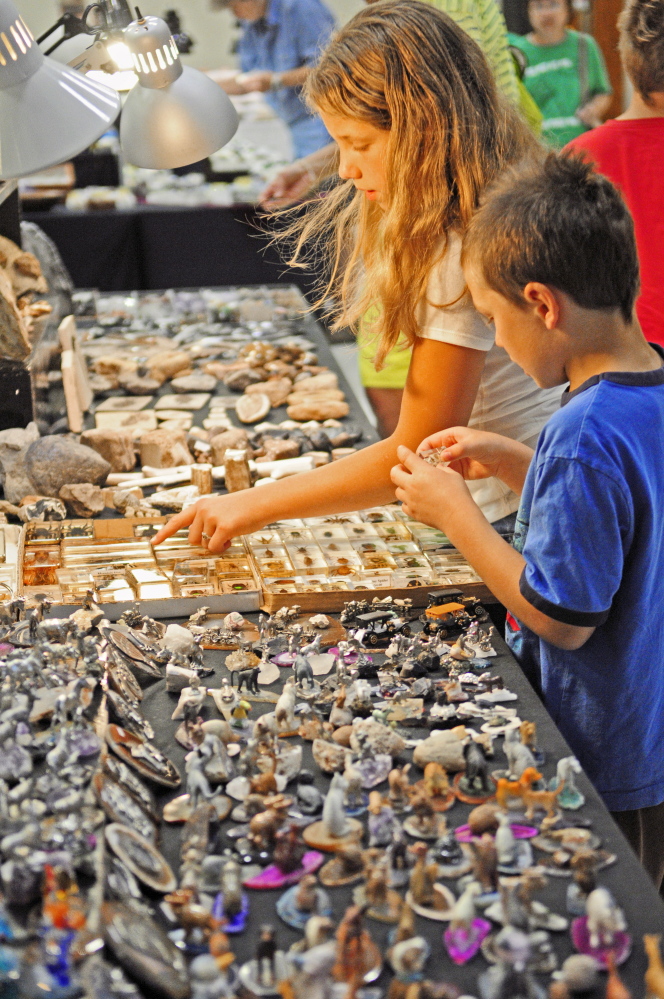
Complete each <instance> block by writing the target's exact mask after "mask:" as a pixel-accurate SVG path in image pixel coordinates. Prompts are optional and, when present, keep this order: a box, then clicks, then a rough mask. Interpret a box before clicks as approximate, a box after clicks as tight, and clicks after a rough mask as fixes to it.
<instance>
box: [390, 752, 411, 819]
mask: <svg viewBox="0 0 664 999" xmlns="http://www.w3.org/2000/svg"><path fill="white" fill-rule="evenodd" d="M410 767H411V764H410V763H406V765H405V766H403V767H395V768H394V770H390V772H389V774H388V775H387V783H388V785H389V789H390V790H389V792H388V797H389V801H390V805H391V806H392V809H393V811H395V812H405V811H406V810H407V809H408V808H410V784H409V782H408V773H409V771H410Z"/></svg>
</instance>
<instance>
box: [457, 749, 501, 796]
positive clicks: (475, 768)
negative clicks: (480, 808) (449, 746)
mask: <svg viewBox="0 0 664 999" xmlns="http://www.w3.org/2000/svg"><path fill="white" fill-rule="evenodd" d="M463 756H464V759H465V761H466V771H465V773H463V774H459V775H457V777H456V778H455V781H454V787H455V790H456V792H457V795H458V796H459V798H460V799H461V800H462V801H466V802H468V803H469V804H472V805H475V804H479V803H480V802H482V801H485V800H486V799H487V798H491V797H493V795H494V793H495V787H494V785H493V783H492V781H491V778H490V777H489V764H488V761H487V758H486V754H485V752H484V749H483V747H482V746H480V744H479V743H477V742H475V740H474V739H470V740H469V741H468V742H467V743H466V745H465V746H464V747H463Z"/></svg>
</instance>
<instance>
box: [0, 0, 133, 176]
mask: <svg viewBox="0 0 664 999" xmlns="http://www.w3.org/2000/svg"><path fill="white" fill-rule="evenodd" d="M119 111H120V99H119V97H118V95H117V94H116V93H115V92H114V91H113V90H110V89H109V88H108V87H104V86H102V85H101V84H99V83H95V82H94V81H92V80H88V79H86V77H85V76H83V75H82V74H81V73H77V72H76V71H75V70H73V69H70V68H69V67H68V66H62V65H60V64H59V63H57V62H55V61H54V60H53V59H49V58H48V57H47V56H44V55H43V53H42V52H41V51H40V49H39V47H38V46H37V43H36V42H35V39H34V36H33V35H32V32H31V31H30V29H29V28H28V26H27V25H26V24H25V22H24V21H23V19H22V18H21V17H20V15H19V13H18V11H17V9H16V7H15V6H14V4H13V3H12V2H11V0H0V180H9V179H11V178H13V177H24V176H26V175H27V174H31V173H36V172H37V171H38V170H43V169H45V168H46V167H50V166H55V165H56V164H57V163H62V162H64V161H65V160H69V159H71V158H72V156H76V155H77V153H80V152H82V151H83V150H84V149H86V148H87V147H88V146H89V145H91V144H92V143H93V142H96V140H97V139H98V138H99V137H100V136H101V135H103V134H104V132H105V131H106V130H107V129H108V128H109V126H110V125H112V124H113V122H114V121H115V119H116V118H117V116H118V113H119Z"/></svg>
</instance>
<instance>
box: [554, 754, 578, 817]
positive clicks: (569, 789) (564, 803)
mask: <svg viewBox="0 0 664 999" xmlns="http://www.w3.org/2000/svg"><path fill="white" fill-rule="evenodd" d="M580 773H581V764H580V763H579V761H578V760H577V759H576V757H575V756H564V757H563V759H562V760H558V765H557V766H556V776H555V777H552V778H551V781H550V783H549V788H550V790H551V791H555V790H556V788H558V786H559V785H560V784H563V785H564V788H563V790H562V793H561V794H560V796H559V798H558V804H559V805H560V807H561V808H564V809H569V810H571V811H576V810H577V809H579V808H581V806H582V805H583V804H584V803H585V800H586V799H585V796H584V795H583V794H582V793H581V791H579V789H578V787H577V786H576V781H575V775H576V774H580Z"/></svg>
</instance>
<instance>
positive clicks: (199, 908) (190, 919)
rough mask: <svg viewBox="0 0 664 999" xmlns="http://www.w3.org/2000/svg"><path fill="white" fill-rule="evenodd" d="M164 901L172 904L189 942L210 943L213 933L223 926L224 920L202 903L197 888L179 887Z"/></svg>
mask: <svg viewBox="0 0 664 999" xmlns="http://www.w3.org/2000/svg"><path fill="white" fill-rule="evenodd" d="M164 901H165V902H167V903H168V904H169V905H170V907H171V909H172V910H173V913H174V915H175V918H176V919H177V921H178V922H179V924H180V926H182V928H183V929H184V931H185V940H186V941H187V942H192V943H193V942H196V943H208V942H209V940H210V937H211V936H212V934H213V933H215V932H216V931H217V930H218V929H219V928H220V927H221V926H222V922H221V921H220V920H219V919H215V918H214V916H212V915H211V914H210V913H209V911H208V910H207V909H206V908H205V906H204V905H202V904H201V902H200V900H199V898H198V892H197V891H196V889H195V888H178V889H177V891H174V892H171V894H170V895H166V897H165V899H164Z"/></svg>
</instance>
